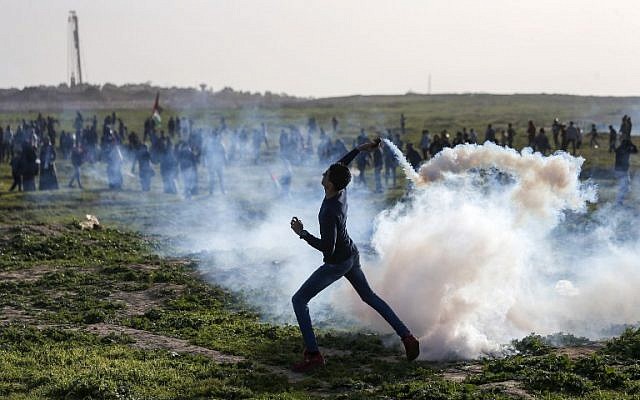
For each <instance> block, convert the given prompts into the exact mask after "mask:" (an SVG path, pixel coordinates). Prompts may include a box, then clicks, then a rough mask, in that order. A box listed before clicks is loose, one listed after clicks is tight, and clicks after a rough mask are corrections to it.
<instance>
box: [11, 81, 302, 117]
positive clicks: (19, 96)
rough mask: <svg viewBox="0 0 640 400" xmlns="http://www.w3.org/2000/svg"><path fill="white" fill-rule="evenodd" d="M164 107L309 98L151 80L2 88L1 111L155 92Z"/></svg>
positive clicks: (129, 100)
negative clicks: (166, 84)
mask: <svg viewBox="0 0 640 400" xmlns="http://www.w3.org/2000/svg"><path fill="white" fill-rule="evenodd" d="M158 92H159V93H160V104H161V105H162V106H163V107H165V108H174V109H184V108H207V107H219V108H235V107H246V106H251V105H255V106H269V105H275V106H277V105H283V104H285V103H287V104H291V103H295V102H298V101H304V100H307V99H304V98H298V97H294V96H290V95H287V94H284V93H280V94H277V93H271V92H268V91H267V92H265V93H251V92H245V91H236V90H234V89H232V88H229V87H225V88H224V89H222V90H219V91H214V90H211V89H210V88H206V87H203V88H181V87H170V88H164V87H158V86H152V85H150V84H126V85H122V86H117V85H113V84H110V83H107V84H104V85H102V86H100V85H88V84H83V85H77V86H75V87H73V88H70V87H69V86H67V85H66V84H61V85H58V86H33V87H25V88H23V89H15V88H11V89H0V111H30V110H57V109H59V110H60V111H62V110H63V109H74V110H87V109H91V110H99V109H121V108H150V107H151V106H152V105H153V100H154V99H155V96H156V93H158Z"/></svg>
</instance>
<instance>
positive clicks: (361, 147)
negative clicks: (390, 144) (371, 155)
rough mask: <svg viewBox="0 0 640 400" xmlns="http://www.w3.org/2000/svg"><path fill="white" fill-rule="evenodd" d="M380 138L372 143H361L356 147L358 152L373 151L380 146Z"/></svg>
mask: <svg viewBox="0 0 640 400" xmlns="http://www.w3.org/2000/svg"><path fill="white" fill-rule="evenodd" d="M380 142H381V140H380V138H379V137H378V138H375V139H373V141H371V142H367V143H362V144H361V145H359V146H358V150H360V151H373V150H375V149H377V148H378V146H380Z"/></svg>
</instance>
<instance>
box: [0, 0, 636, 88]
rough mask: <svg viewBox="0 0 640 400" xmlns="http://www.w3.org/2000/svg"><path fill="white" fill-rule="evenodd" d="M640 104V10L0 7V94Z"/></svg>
mask: <svg viewBox="0 0 640 400" xmlns="http://www.w3.org/2000/svg"><path fill="white" fill-rule="evenodd" d="M69 10H76V12H77V13H78V17H79V26H80V41H81V47H82V57H83V59H84V60H83V68H84V75H85V80H86V81H88V82H90V83H99V84H102V83H106V82H111V83H115V84H123V83H140V82H146V81H151V82H152V83H154V84H158V85H163V86H170V85H177V86H192V87H193V86H196V85H198V84H199V83H201V82H204V83H207V84H208V85H210V86H212V87H213V89H214V90H219V89H221V88H222V87H224V86H231V87H233V88H234V89H241V90H250V91H265V90H271V91H273V92H276V93H279V92H286V93H289V94H294V95H300V96H315V97H325V96H335V95H349V94H402V93H405V92H407V91H409V90H411V91H414V92H421V93H424V92H427V89H428V75H429V73H431V75H432V92H434V93H443V92H491V93H514V92H520V93H522V92H534V93H539V92H547V93H571V94H595V95H640V74H639V73H638V71H640V55H639V54H638V50H639V49H640V46H639V44H640V29H639V28H640V3H639V2H638V0H608V1H602V0H599V1H597V0H442V1H432V0H406V1H402V0H396V1H379V0H367V1H356V0H318V1H315V0H313V1H307V0H280V1H249V0H224V1H223V0H218V1H214V0H211V1H196V0H182V1H161V0H143V1H140V0H109V1H89V0H85V1H81V0H39V1H36V0H0V15H2V19H1V22H0V87H4V88H6V87H19V88H21V87H23V86H30V85H37V84H57V83H60V82H63V81H65V79H66V75H67V16H68V12H69Z"/></svg>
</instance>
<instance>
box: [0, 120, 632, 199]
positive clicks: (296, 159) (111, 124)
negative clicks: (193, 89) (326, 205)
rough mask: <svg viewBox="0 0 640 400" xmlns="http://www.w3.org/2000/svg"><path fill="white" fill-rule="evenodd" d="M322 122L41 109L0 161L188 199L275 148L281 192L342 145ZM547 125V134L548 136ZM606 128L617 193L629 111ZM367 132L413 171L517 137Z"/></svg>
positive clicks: (531, 128)
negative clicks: (64, 114)
mask: <svg viewBox="0 0 640 400" xmlns="http://www.w3.org/2000/svg"><path fill="white" fill-rule="evenodd" d="M330 123H331V131H330V132H326V131H325V130H324V129H323V127H322V126H320V124H318V122H317V120H316V118H315V117H310V118H309V119H308V121H307V124H306V126H304V127H300V126H295V125H290V126H286V127H282V128H281V129H280V133H279V137H278V141H277V143H273V142H271V141H270V135H269V132H268V129H267V126H266V124H265V123H262V124H260V125H259V126H256V127H247V126H239V127H235V128H234V127H230V126H228V125H227V122H226V120H225V118H224V117H221V118H220V120H219V123H218V124H217V126H215V127H200V126H197V125H196V123H194V121H193V120H192V119H190V118H185V117H180V116H171V117H170V118H169V119H168V121H167V123H166V129H167V131H166V133H165V130H164V129H163V127H162V126H161V124H160V123H159V121H157V120H156V119H154V118H153V117H150V118H147V119H146V120H145V121H144V125H143V132H142V135H138V133H136V132H134V131H130V130H129V129H128V127H127V125H126V124H125V122H124V121H123V119H122V118H120V117H119V116H118V115H116V113H115V112H113V113H111V114H109V115H107V116H106V117H105V118H104V120H103V121H102V124H101V126H100V127H99V126H98V119H97V117H96V116H95V115H94V116H93V117H91V118H85V116H84V115H82V114H81V113H80V112H77V113H76V116H75V119H74V121H73V129H72V131H64V130H62V131H60V133H59V134H58V126H59V123H58V121H57V120H56V119H55V118H53V117H51V116H47V117H44V116H42V115H41V114H39V115H38V116H37V118H36V119H35V120H32V121H25V120H23V121H21V122H20V123H19V124H17V125H16V126H15V127H12V126H11V125H7V126H5V127H0V162H6V163H10V164H11V171H12V177H13V182H12V185H11V187H10V190H11V191H13V190H18V191H34V190H36V189H37V188H38V189H39V190H55V189H58V188H59V187H60V183H59V182H58V177H57V173H56V161H57V157H58V155H60V157H61V158H62V159H64V160H70V163H71V165H72V167H73V174H72V177H71V179H70V181H69V182H68V183H67V182H63V183H62V184H63V185H64V184H65V183H66V186H68V187H75V186H76V185H77V187H79V188H82V187H83V185H82V173H81V170H82V166H83V165H84V164H85V163H90V164H95V163H104V164H105V165H106V168H105V170H104V171H105V174H104V176H105V178H106V179H105V181H106V186H107V187H108V188H109V189H114V190H118V189H122V188H123V182H124V179H123V169H124V170H125V171H126V170H127V169H129V173H130V174H133V173H135V172H136V170H137V174H138V178H139V184H140V188H141V190H142V191H145V192H148V191H150V190H151V182H152V179H153V178H154V176H156V174H157V173H159V175H160V179H161V182H162V187H163V190H164V192H165V193H171V194H176V193H178V188H179V187H180V188H181V191H182V193H183V195H184V197H186V198H191V197H192V196H194V195H196V194H198V190H199V189H198V187H199V185H198V182H199V181H200V180H201V178H200V175H202V172H201V171H205V172H206V178H205V179H206V181H207V183H206V185H205V186H206V188H207V191H208V193H209V194H213V193H214V191H216V190H217V191H219V192H220V193H222V194H224V193H226V188H225V180H224V176H225V173H224V170H225V168H226V167H227V166H229V165H239V166H242V165H261V164H263V163H265V164H266V163H267V161H271V160H267V159H266V157H267V154H271V155H273V154H277V155H278V158H277V159H278V162H279V163H281V165H282V168H281V170H282V171H283V172H282V173H281V175H280V176H275V175H274V174H273V173H272V172H271V171H270V170H269V167H267V172H268V173H269V175H270V176H271V179H273V180H274V182H275V183H276V185H277V187H278V188H280V189H281V190H282V191H283V193H285V194H288V192H289V189H290V186H291V179H292V172H291V171H292V166H297V165H301V164H305V163H308V162H310V160H313V159H316V161H317V162H319V163H320V164H322V165H324V164H326V163H327V162H330V161H331V160H335V159H338V158H339V157H340V156H341V155H343V154H345V153H346V152H347V151H348V150H349V147H348V145H347V143H345V142H344V138H345V137H346V135H341V134H338V133H339V132H340V131H339V129H340V128H339V121H338V119H337V118H336V117H335V116H334V117H333V118H332V119H331V121H330ZM547 129H548V130H549V131H550V133H551V138H549V136H547ZM547 129H545V127H542V126H541V127H536V125H535V123H534V121H531V120H530V121H528V123H527V127H526V130H525V131H524V132H523V134H524V135H526V140H524V143H525V146H526V147H529V148H531V149H532V150H533V151H537V152H540V153H542V154H544V155H547V154H549V153H550V152H551V151H555V150H563V151H567V152H571V153H572V154H574V155H575V154H576V152H577V149H580V147H581V146H584V145H585V143H584V142H583V141H584V140H585V138H584V137H585V133H584V131H583V129H582V128H581V127H578V126H577V124H575V123H574V121H569V122H568V123H562V122H560V121H559V120H558V119H557V118H556V119H555V120H553V122H552V124H551V126H550V127H549V128H547ZM608 130H609V132H608V133H607V134H606V135H608V139H609V145H608V151H609V153H615V166H614V170H615V173H616V176H617V177H618V179H619V180H620V181H621V188H622V189H621V192H624V193H623V195H624V194H626V191H628V182H629V172H628V171H629V155H630V154H633V153H636V152H637V148H636V147H635V145H634V144H633V143H632V142H631V130H632V122H631V118H630V117H629V116H627V115H625V116H624V117H623V118H622V123H621V125H620V128H619V130H618V131H616V130H615V128H614V127H613V126H612V125H609V127H608ZM599 133H600V134H602V133H601V132H598V130H597V128H596V125H595V124H591V126H590V129H589V132H588V137H589V144H588V145H589V146H590V147H592V148H594V149H598V148H599V147H600V143H599V141H598V135H599ZM369 134H373V135H375V136H379V137H384V138H386V139H388V140H389V141H391V142H393V143H394V144H395V146H396V147H398V149H400V150H401V151H403V152H404V154H405V156H406V158H407V161H409V163H410V164H411V165H412V166H413V167H414V168H415V169H418V167H419V166H420V164H421V163H422V162H424V161H426V160H428V159H430V158H431V157H434V156H436V155H437V154H438V153H439V152H440V151H442V150H443V149H444V148H447V147H455V146H457V145H459V144H464V143H472V144H482V143H487V142H492V143H494V144H496V145H500V146H505V147H511V148H513V147H514V144H515V138H516V136H517V135H519V134H520V133H519V132H517V130H516V128H515V127H514V125H513V124H512V123H508V124H507V126H506V127H501V128H497V127H494V126H493V124H488V125H487V127H486V129H485V130H484V134H483V135H480V134H479V133H478V132H476V131H475V129H474V128H470V129H467V128H466V127H463V128H462V129H460V130H458V131H457V132H456V134H455V135H453V136H452V135H450V134H449V132H448V131H447V130H443V131H441V132H440V133H436V134H433V135H432V134H431V132H430V131H429V130H428V129H424V130H422V132H421V136H420V138H419V141H418V142H417V143H412V142H407V143H405V140H404V139H405V137H406V118H405V116H404V114H401V116H400V126H399V128H393V129H386V130H384V131H383V132H382V131H376V132H370V133H369ZM369 134H368V133H367V132H366V131H365V129H361V130H360V133H359V135H358V136H357V137H356V138H355V139H354V140H353V142H351V143H349V146H351V148H352V147H355V146H358V145H359V144H362V143H365V142H367V141H368V140H369V137H368V136H369ZM269 150H271V151H269ZM314 155H315V157H314ZM272 158H273V157H272ZM398 166H399V163H398V161H397V159H396V157H395V155H394V153H393V151H392V149H390V148H389V146H381V147H380V148H378V149H377V150H375V151H373V152H372V153H361V154H359V155H358V157H357V158H356V160H355V167H356V169H357V173H356V174H355V175H356V177H355V187H367V188H368V187H369V182H368V178H367V175H368V174H370V173H371V172H370V171H371V170H372V171H373V185H372V186H373V189H374V190H375V191H376V192H383V190H384V189H385V188H394V187H397V183H398V182H397V169H398ZM125 173H127V172H125ZM178 181H180V182H181V184H178ZM623 181H624V182H627V184H626V185H625V184H624V182H623ZM383 182H384V184H383ZM36 183H37V184H36Z"/></svg>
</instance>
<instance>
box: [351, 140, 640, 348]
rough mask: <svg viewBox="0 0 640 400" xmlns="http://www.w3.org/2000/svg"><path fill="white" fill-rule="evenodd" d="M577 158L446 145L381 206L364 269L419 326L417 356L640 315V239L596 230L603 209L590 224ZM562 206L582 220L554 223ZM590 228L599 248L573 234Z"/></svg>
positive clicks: (590, 194) (588, 194) (590, 330)
mask: <svg viewBox="0 0 640 400" xmlns="http://www.w3.org/2000/svg"><path fill="white" fill-rule="evenodd" d="M582 162H583V160H582V159H580V158H573V157H571V156H569V155H567V154H564V153H562V154H556V155H553V156H550V157H544V156H542V155H540V154H534V153H532V152H523V153H522V154H519V153H517V152H515V151H513V150H510V149H504V148H502V147H499V146H495V145H492V144H488V145H484V146H476V145H463V146H458V147H456V148H454V149H446V150H445V151H443V152H442V153H441V154H439V155H438V156H436V157H434V159H432V160H431V161H429V162H428V163H426V164H424V165H423V166H422V168H421V169H420V171H419V174H420V182H421V183H420V184H419V185H418V187H417V188H416V190H415V191H414V192H413V195H412V199H411V201H409V202H405V203H401V204H397V205H396V206H394V207H393V208H392V209H390V210H387V211H384V212H382V213H381V214H380V215H379V216H378V217H377V219H376V223H375V232H374V235H373V239H372V242H373V245H374V247H375V249H376V251H377V252H378V254H379V255H380V259H379V262H378V265H376V266H372V267H373V268H372V271H370V273H369V275H370V278H372V279H371V280H372V281H373V282H374V286H375V287H376V288H377V290H378V291H379V292H380V294H381V295H382V297H383V298H385V299H386V300H387V301H388V302H389V303H390V304H391V305H392V306H393V307H394V309H396V310H397V311H398V313H399V314H400V316H401V317H402V318H403V319H404V320H405V321H406V322H407V324H408V325H409V327H410V328H411V329H412V330H413V332H414V334H416V336H419V337H420V341H421V343H422V346H423V349H424V351H423V352H422V355H421V357H422V358H425V359H449V358H474V357H478V356H481V355H486V354H491V353H494V352H497V351H500V350H501V344H503V343H509V342H510V341H511V339H513V338H517V337H521V336H523V335H526V334H528V333H530V332H532V331H536V332H539V333H553V332H558V331H565V332H567V331H568V332H572V333H575V334H582V335H588V336H590V337H601V336H604V335H607V334H608V333H607V332H609V333H610V328H611V327H612V326H613V325H616V324H624V323H633V322H636V321H638V320H639V319H640V308H638V307H640V300H631V299H635V298H636V297H637V296H633V295H632V294H631V290H632V289H631V288H633V287H637V285H638V284H640V272H637V268H635V267H633V266H632V265H634V264H633V262H632V260H634V259H635V260H637V257H638V256H639V255H640V246H638V244H637V242H632V243H615V242H614V241H613V240H612V238H610V237H607V238H603V232H611V231H615V229H611V223H610V222H609V218H605V220H604V221H603V222H602V223H601V224H597V225H594V228H590V229H586V228H585V227H587V224H586V222H585V221H584V220H582V221H580V220H579V218H580V217H579V214H575V213H576V212H578V213H580V212H583V211H585V209H586V203H587V202H588V201H595V200H596V196H595V189H594V188H593V187H592V186H589V185H584V184H581V183H580V181H579V179H578V175H579V172H580V167H581V164H582ZM505 173H507V175H505ZM567 211H569V212H570V213H574V214H570V215H577V216H578V217H572V218H574V219H576V221H573V222H575V225H577V226H580V228H579V229H569V228H567V227H565V226H564V225H562V224H561V222H562V221H565V220H566V218H567V214H566V212H567ZM585 239H586V240H589V243H592V244H593V248H595V249H596V250H595V253H594V252H588V251H585V250H584V248H583V247H582V246H578V245H577V244H578V243H580V242H582V240H585ZM582 243H583V242H582ZM634 257H635V258H634ZM636 264H637V263H636ZM622 274H623V275H622ZM620 276H624V277H625V278H626V279H629V280H630V281H627V282H621V281H620ZM352 297H353V296H352ZM353 303H354V304H353V306H352V307H354V308H356V309H357V310H358V311H359V312H360V314H361V316H363V317H364V318H365V320H367V321H369V323H371V324H373V325H374V326H375V327H377V328H380V329H388V328H387V327H386V325H385V323H384V321H381V320H380V319H379V317H377V316H375V315H374V314H373V313H372V312H371V311H370V310H367V309H365V308H363V307H361V306H359V305H356V303H358V301H357V299H354V302H353ZM621 304H624V305H625V306H621Z"/></svg>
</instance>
